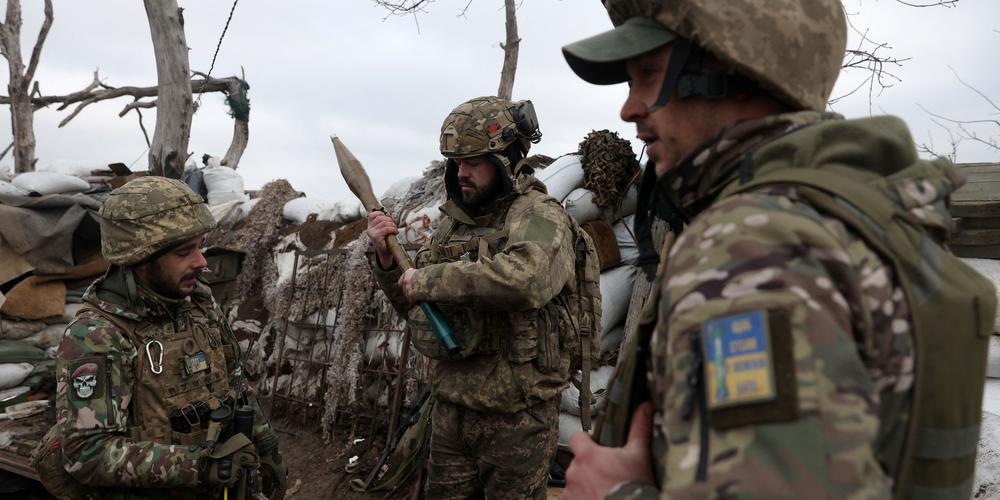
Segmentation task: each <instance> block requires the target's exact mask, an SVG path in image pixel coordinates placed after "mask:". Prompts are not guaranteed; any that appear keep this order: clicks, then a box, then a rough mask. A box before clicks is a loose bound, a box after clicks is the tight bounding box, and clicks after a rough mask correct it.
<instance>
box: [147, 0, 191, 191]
mask: <svg viewBox="0 0 1000 500" xmlns="http://www.w3.org/2000/svg"><path fill="white" fill-rule="evenodd" d="M142 3H143V6H145V8H146V17H147V18H148V19H149V32H150V35H152V38H153V51H154V52H155V54H156V79H157V91H158V92H157V108H158V110H157V113H156V129H155V130H154V131H153V141H152V144H150V146H149V172H150V173H151V174H153V175H162V176H164V177H171V178H174V179H179V178H180V177H181V176H182V175H183V174H184V162H185V160H187V157H188V152H187V148H188V139H189V138H190V136H191V116H192V114H193V113H194V108H193V106H192V104H193V101H192V99H191V81H190V76H189V75H190V72H191V70H190V66H189V63H188V47H187V42H186V41H185V37H184V16H183V10H182V9H180V8H178V7H177V0H143V1H142Z"/></svg>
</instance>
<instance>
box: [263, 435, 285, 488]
mask: <svg viewBox="0 0 1000 500" xmlns="http://www.w3.org/2000/svg"><path fill="white" fill-rule="evenodd" d="M260 479H261V489H260V490H261V493H263V494H264V495H265V496H266V497H267V498H268V500H282V499H284V498H285V489H287V488H288V466H287V465H285V461H284V459H282V458H281V453H280V452H278V448H277V447H275V448H274V449H273V450H272V451H271V452H270V453H267V454H265V455H263V456H261V457H260Z"/></svg>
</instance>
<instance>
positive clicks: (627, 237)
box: [611, 215, 639, 265]
mask: <svg viewBox="0 0 1000 500" xmlns="http://www.w3.org/2000/svg"><path fill="white" fill-rule="evenodd" d="M634 227H635V215H630V216H628V217H625V218H624V219H622V220H620V221H618V222H616V223H615V224H614V225H613V226H611V230H612V231H614V232H615V239H616V240H618V253H619V254H620V255H621V259H622V260H621V262H622V264H628V265H635V262H636V261H637V260H639V244H638V243H636V241H635V238H634V237H633V233H634V232H635V229H633V228H634Z"/></svg>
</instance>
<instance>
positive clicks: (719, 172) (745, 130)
mask: <svg viewBox="0 0 1000 500" xmlns="http://www.w3.org/2000/svg"><path fill="white" fill-rule="evenodd" d="M841 118H842V117H841V116H840V115H837V114H834V113H819V112H816V111H798V112H794V113H784V114H779V115H771V116H766V117H763V118H753V119H747V120H742V121H739V122H737V123H735V124H733V125H731V126H729V127H727V128H725V129H723V130H722V131H720V132H719V133H718V134H716V136H715V137H713V138H712V139H710V140H708V141H707V142H706V143H705V144H704V145H703V146H701V147H699V148H698V149H696V150H695V151H694V152H693V153H692V154H690V155H688V156H687V157H686V158H684V159H683V160H681V162H680V163H678V164H677V166H676V167H674V168H672V169H670V170H669V171H668V172H667V173H665V174H663V175H662V176H660V178H659V179H658V182H657V184H658V185H659V189H660V191H661V193H664V194H666V195H667V196H668V197H669V199H670V200H671V201H672V202H673V203H674V205H675V206H676V209H677V210H679V211H680V212H681V214H682V216H683V218H684V219H685V220H691V219H692V218H694V216H696V215H698V214H699V213H700V212H701V211H703V210H704V209H706V208H707V207H708V206H709V205H710V204H711V203H712V202H713V201H714V200H715V198H716V197H717V196H718V194H719V193H720V192H721V191H722V189H723V188H724V187H725V186H726V185H727V184H729V183H730V182H731V181H733V180H735V179H737V178H739V177H741V176H752V172H753V167H754V164H753V156H752V155H753V153H754V151H756V150H757V149H758V148H760V147H761V146H763V145H765V144H768V143H770V142H772V141H774V140H775V139H777V138H779V137H781V136H784V135H786V134H788V133H791V132H793V131H795V130H799V129H801V128H803V127H806V126H809V125H813V124H815V123H819V122H821V121H826V120H835V119H841Z"/></svg>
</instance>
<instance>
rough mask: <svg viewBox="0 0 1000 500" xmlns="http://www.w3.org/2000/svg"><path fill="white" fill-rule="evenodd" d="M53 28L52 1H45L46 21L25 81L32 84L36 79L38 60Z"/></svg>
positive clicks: (26, 71) (25, 74)
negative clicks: (50, 29)
mask: <svg viewBox="0 0 1000 500" xmlns="http://www.w3.org/2000/svg"><path fill="white" fill-rule="evenodd" d="M51 27H52V0H45V20H44V21H42V27H41V29H39V30H38V39H37V40H35V47H34V48H32V49H31V59H29V60H28V69H27V70H25V71H24V81H25V82H30V81H31V80H32V79H34V78H35V70H36V69H38V59H39V58H41V56H42V45H44V44H45V38H46V37H48V36H49V28H51Z"/></svg>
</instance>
